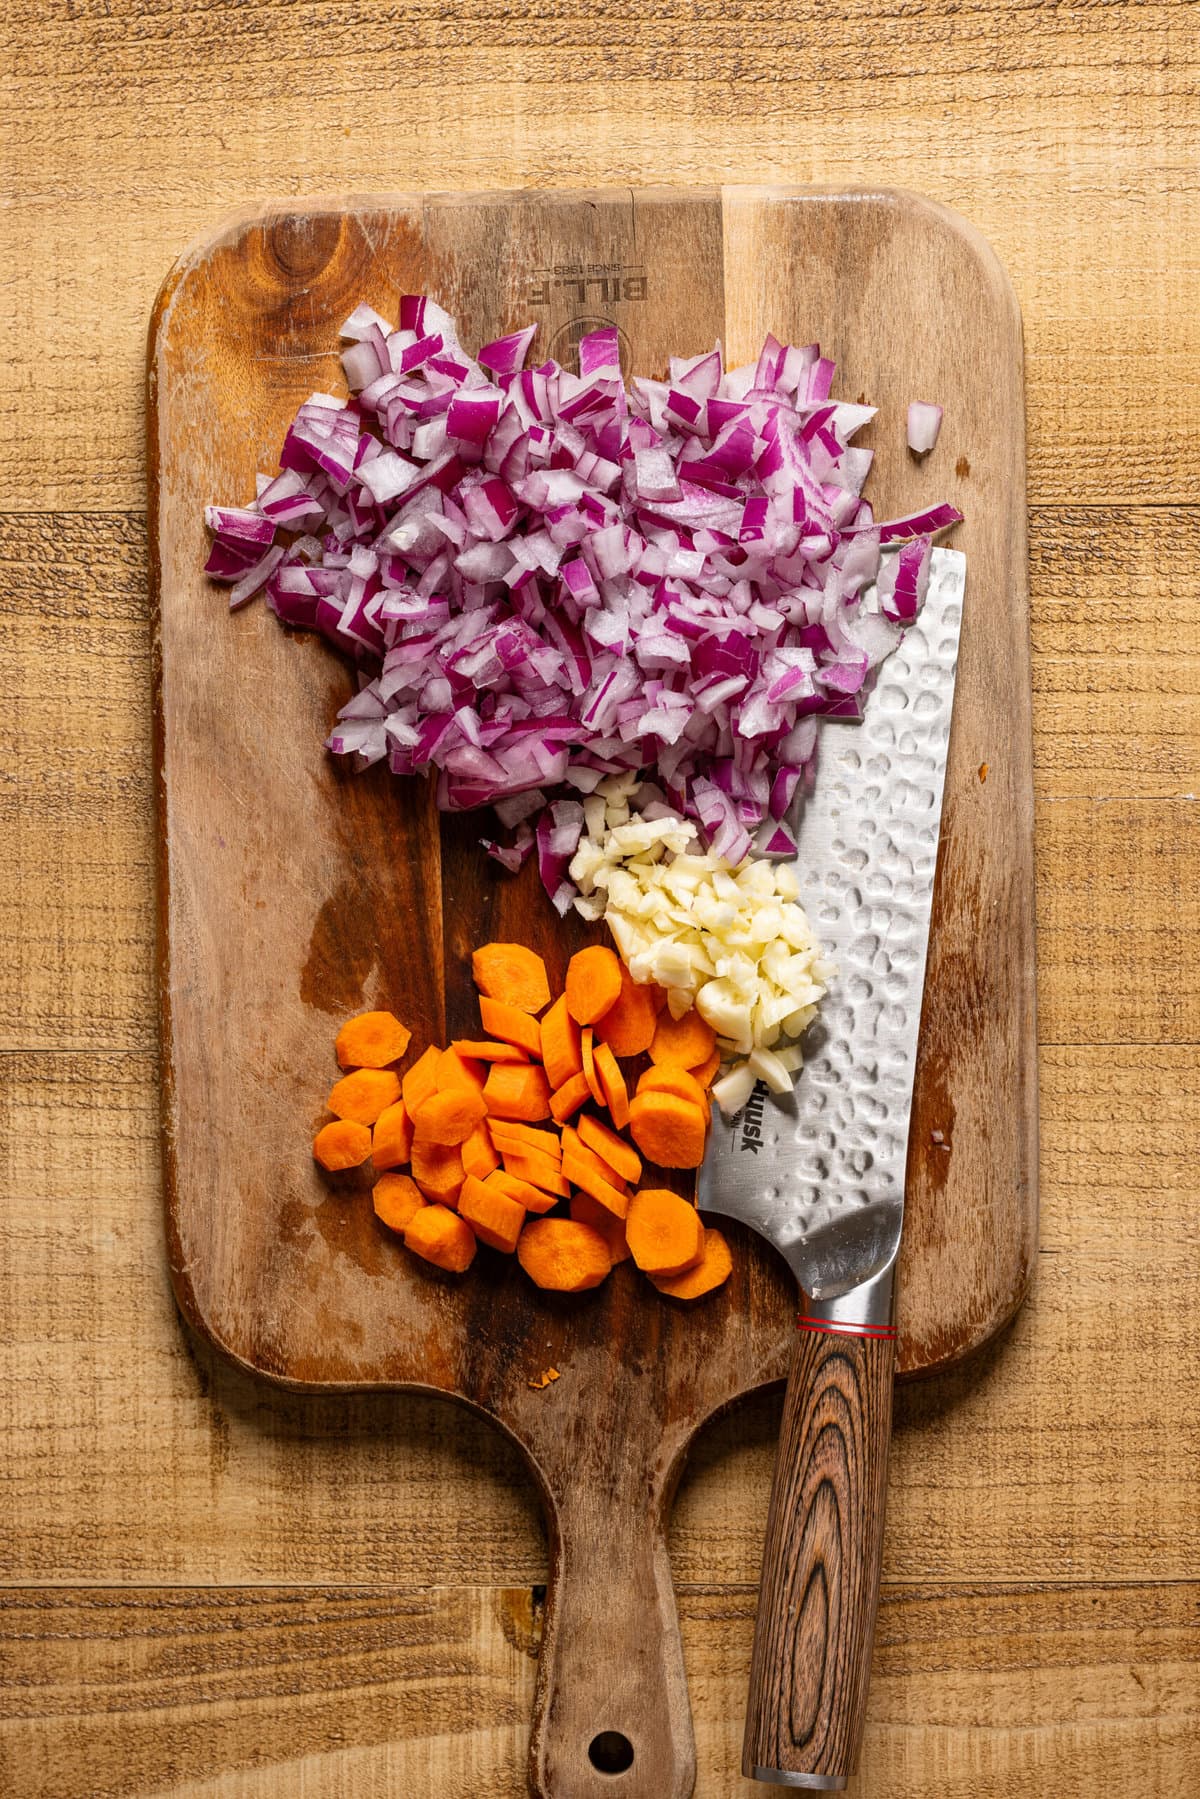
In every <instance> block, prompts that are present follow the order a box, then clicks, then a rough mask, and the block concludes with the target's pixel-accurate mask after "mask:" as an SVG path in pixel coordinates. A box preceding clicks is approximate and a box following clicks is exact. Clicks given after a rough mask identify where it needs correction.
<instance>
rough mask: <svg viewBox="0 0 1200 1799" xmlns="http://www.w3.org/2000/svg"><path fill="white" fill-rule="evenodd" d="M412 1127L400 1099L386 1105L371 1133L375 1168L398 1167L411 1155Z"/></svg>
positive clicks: (406, 1110)
mask: <svg viewBox="0 0 1200 1799" xmlns="http://www.w3.org/2000/svg"><path fill="white" fill-rule="evenodd" d="M412 1143H413V1127H412V1119H411V1118H410V1117H409V1115H408V1107H407V1106H406V1105H405V1103H404V1101H403V1100H402V1099H398V1100H397V1101H396V1103H395V1105H394V1106H387V1107H385V1108H384V1110H383V1111H382V1112H381V1113H380V1114H379V1117H378V1118H377V1119H376V1120H375V1129H374V1130H373V1131H372V1133H371V1160H372V1161H373V1162H374V1164H375V1166H376V1168H400V1167H402V1166H403V1165H404V1163H405V1162H407V1161H408V1158H409V1157H410V1156H411V1155H412Z"/></svg>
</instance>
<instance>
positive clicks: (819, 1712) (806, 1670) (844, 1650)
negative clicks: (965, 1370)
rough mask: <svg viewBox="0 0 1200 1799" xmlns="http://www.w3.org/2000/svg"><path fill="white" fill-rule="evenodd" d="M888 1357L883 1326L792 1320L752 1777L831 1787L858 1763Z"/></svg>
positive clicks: (749, 1747)
mask: <svg viewBox="0 0 1200 1799" xmlns="http://www.w3.org/2000/svg"><path fill="white" fill-rule="evenodd" d="M864 1328H866V1329H871V1330H872V1331H873V1333H874V1334H870V1335H866V1334H859V1333H860V1330H861V1329H864ZM895 1360H896V1340H895V1334H894V1332H893V1331H892V1330H891V1329H890V1327H888V1326H882V1327H880V1326H875V1327H859V1326H854V1325H850V1326H847V1325H844V1324H837V1323H834V1322H832V1321H831V1320H827V1319H824V1320H822V1319H815V1318H812V1317H802V1318H801V1319H800V1327H799V1328H798V1329H797V1332H796V1346H795V1349H794V1351H793V1353H792V1364H791V1369H790V1371H789V1374H788V1384H787V1394H786V1396H785V1398H784V1404H783V1424H782V1428H781V1430H780V1435H779V1453H778V1457H777V1460H776V1463H775V1480H774V1485H773V1487H772V1489H771V1507H770V1511H769V1513H768V1516H767V1537H766V1545H765V1548H764V1552H763V1573H762V1587H761V1591H760V1594H759V1601H758V1617H757V1620H756V1622H755V1627H754V1654H753V1659H752V1661H751V1666H750V1694H749V1699H748V1702H747V1707H746V1736H745V1744H744V1748H743V1755H742V1771H743V1773H744V1774H746V1775H747V1776H748V1777H749V1778H750V1779H752V1780H766V1781H769V1782H771V1783H772V1784H775V1785H782V1786H795V1787H807V1788H810V1789H816V1790H818V1791H836V1790H838V1789H839V1788H841V1787H844V1786H845V1784H846V1780H847V1778H848V1776H849V1775H850V1774H852V1773H853V1772H854V1768H855V1765H856V1763H857V1761H858V1749H859V1743H860V1742H861V1739H862V1729H863V1719H864V1716H865V1713H866V1706H867V1684H868V1681H869V1678H870V1672H871V1645H872V1641H873V1639H874V1635H875V1613H876V1609H877V1606H878V1603H879V1569H880V1563H881V1560H882V1555H883V1515H884V1500H885V1497H886V1492H887V1462H888V1446H889V1444H890V1441H891V1434H892V1381H893V1375H894V1371H895Z"/></svg>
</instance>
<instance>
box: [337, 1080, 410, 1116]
mask: <svg viewBox="0 0 1200 1799" xmlns="http://www.w3.org/2000/svg"><path fill="white" fill-rule="evenodd" d="M399 1097H400V1077H399V1075H397V1074H393V1072H392V1070H391V1069H390V1068H356V1069H355V1071H354V1073H353V1074H344V1075H343V1076H342V1078H341V1080H340V1081H335V1082H334V1083H333V1086H332V1087H331V1088H330V1092H329V1099H328V1101H327V1104H328V1106H329V1110H330V1111H331V1112H332V1113H334V1115H335V1116H336V1117H338V1118H349V1119H351V1120H353V1122H354V1123H355V1124H374V1122H375V1120H376V1119H377V1118H378V1117H379V1114H380V1113H381V1112H386V1111H387V1108H388V1107H389V1106H394V1105H395V1103H396V1101H397V1100H398V1099H399Z"/></svg>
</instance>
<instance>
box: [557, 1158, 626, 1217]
mask: <svg viewBox="0 0 1200 1799" xmlns="http://www.w3.org/2000/svg"><path fill="white" fill-rule="evenodd" d="M585 1153H587V1152H585ZM595 1161H596V1158H595V1157H590V1155H589V1159H588V1160H587V1161H585V1160H584V1158H583V1156H578V1155H575V1154H574V1153H573V1152H572V1151H568V1152H567V1153H566V1155H564V1156H563V1179H564V1180H566V1181H569V1182H570V1184H571V1186H572V1187H581V1188H582V1189H583V1191H584V1192H585V1193H590V1194H591V1196H592V1198H593V1199H598V1200H599V1201H600V1204H601V1205H602V1206H607V1207H608V1210H609V1211H610V1212H611V1213H612V1214H613V1216H614V1217H616V1218H624V1216H625V1214H626V1212H627V1211H628V1210H629V1195H628V1193H625V1192H622V1191H621V1189H620V1188H618V1187H614V1186H613V1184H612V1182H611V1181H610V1180H607V1179H606V1178H605V1177H604V1175H602V1174H597V1173H596V1167H595Z"/></svg>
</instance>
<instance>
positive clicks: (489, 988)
mask: <svg viewBox="0 0 1200 1799" xmlns="http://www.w3.org/2000/svg"><path fill="white" fill-rule="evenodd" d="M471 973H472V975H473V976H474V979H475V985H476V986H477V987H478V989H479V991H480V993H482V994H485V995H486V996H487V998H488V999H498V1000H503V1002H504V1004H505V1005H508V1006H516V1008H517V1010H518V1011H520V1012H540V1011H541V1009H542V1007H543V1006H548V1005H549V1004H550V982H549V981H548V980H547V978H546V964H545V963H544V962H543V961H542V958H541V957H540V956H538V955H535V954H534V952H533V950H531V949H526V948H525V945H524V944H523V943H485V944H483V946H482V947H481V948H480V949H477V950H476V951H475V953H474V955H473V956H472V957H471ZM486 1028H487V1029H489V1030H490V1028H491V1027H490V1026H487V1027H486Z"/></svg>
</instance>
